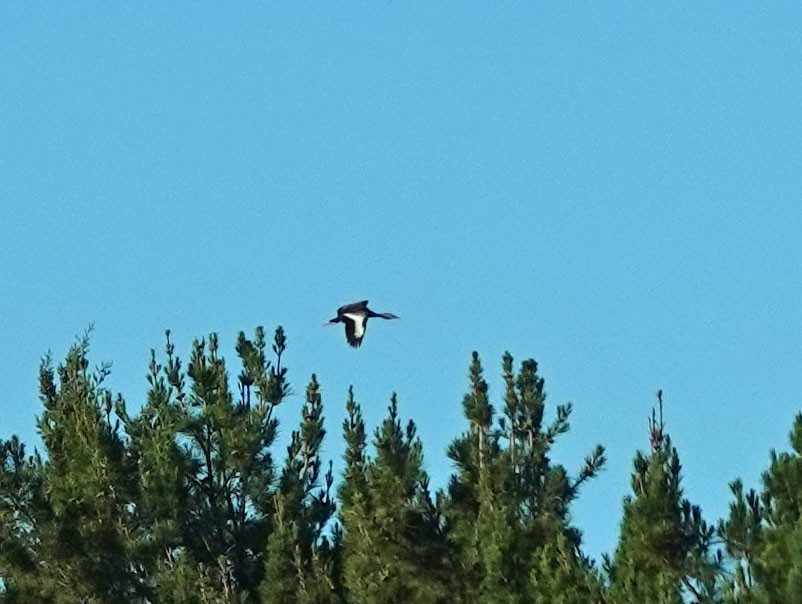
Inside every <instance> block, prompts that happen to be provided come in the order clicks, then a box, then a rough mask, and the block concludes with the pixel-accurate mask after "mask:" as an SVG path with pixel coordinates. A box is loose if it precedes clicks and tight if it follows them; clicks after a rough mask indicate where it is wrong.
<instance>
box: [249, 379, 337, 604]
mask: <svg viewBox="0 0 802 604" xmlns="http://www.w3.org/2000/svg"><path fill="white" fill-rule="evenodd" d="M319 389H320V386H319V384H318V382H317V378H316V377H315V375H312V380H311V381H310V383H309V386H308V387H307V389H306V405H305V406H304V409H303V418H302V422H301V426H300V429H299V430H296V431H294V432H293V433H292V439H291V442H290V445H289V447H288V450H287V461H286V464H285V466H284V470H283V472H282V475H281V481H280V486H279V491H278V492H277V493H276V494H275V495H274V504H275V508H274V510H273V516H272V517H273V531H272V533H271V534H270V537H269V538H268V541H267V550H266V554H265V560H266V567H265V568H266V572H265V579H264V581H263V582H262V588H261V594H262V602H263V603H264V604H269V603H273V602H275V603H276V604H293V603H298V604H306V603H309V604H313V603H319V604H325V603H327V602H336V601H337V594H336V592H335V585H334V578H333V552H332V546H331V543H330V541H329V539H328V537H327V536H326V535H325V534H324V531H325V530H326V528H327V526H328V524H329V521H330V520H331V519H332V516H333V514H334V511H335V506H334V503H333V502H332V500H331V497H330V493H331V487H332V483H333V481H334V477H333V475H332V470H331V464H329V470H328V472H327V473H326V474H325V476H324V477H323V481H324V485H323V486H322V487H321V485H320V484H319V482H320V475H321V463H322V461H321V458H320V447H321V444H322V442H323V438H324V436H325V434H326V431H325V429H324V428H323V406H322V401H321V396H320V391H319Z"/></svg>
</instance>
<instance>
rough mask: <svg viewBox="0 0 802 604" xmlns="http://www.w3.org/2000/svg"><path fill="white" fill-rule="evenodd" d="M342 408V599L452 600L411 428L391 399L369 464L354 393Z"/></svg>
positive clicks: (373, 603) (376, 602) (362, 602)
mask: <svg viewBox="0 0 802 604" xmlns="http://www.w3.org/2000/svg"><path fill="white" fill-rule="evenodd" d="M347 409H348V413H349V416H348V419H346V420H345V424H344V435H345V440H346V443H347V445H348V448H347V450H346V453H345V461H346V472H345V479H344V481H343V484H342V485H341V487H340V498H341V501H342V506H343V507H342V523H343V530H344V539H343V553H342V555H343V561H342V565H343V567H342V568H343V571H342V572H343V583H344V589H345V591H346V600H347V601H348V602H349V603H354V604H393V603H398V604H402V603H406V602H419V603H423V604H426V603H440V602H449V601H451V599H450V595H449V591H448V577H449V572H448V560H447V551H446V548H445V545H446V544H445V539H444V537H443V535H442V532H441V530H440V519H439V514H438V512H437V510H436V508H435V506H434V504H433V502H432V500H431V497H430V494H429V490H428V477H427V476H426V473H425V472H424V470H423V448H422V445H421V442H420V440H419V439H418V438H417V436H416V428H415V424H414V423H413V422H412V421H410V422H409V423H408V424H407V426H406V428H402V427H401V422H400V420H399V419H398V406H397V400H396V396H395V394H393V396H392V398H391V401H390V407H389V410H388V416H387V418H386V419H385V420H384V421H383V422H382V425H381V426H380V427H379V428H378V429H377V430H376V432H375V435H374V441H373V444H374V447H375V450H376V456H375V458H373V459H369V458H367V457H366V455H365V429H364V423H363V421H362V417H361V411H360V408H359V405H357V404H356V403H355V402H354V401H353V394H352V392H351V391H349V401H348V406H347Z"/></svg>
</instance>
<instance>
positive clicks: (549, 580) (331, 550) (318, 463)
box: [0, 327, 802, 604]
mask: <svg viewBox="0 0 802 604" xmlns="http://www.w3.org/2000/svg"><path fill="white" fill-rule="evenodd" d="M234 352H235V354H236V357H237V360H238V365H239V367H238V369H237V370H236V372H237V373H236V374H235V375H234V374H232V373H231V370H230V369H229V365H228V364H227V362H226V360H225V358H224V356H223V354H222V352H221V350H220V347H219V340H218V337H217V335H215V334H211V335H209V336H208V337H205V338H200V339H198V340H196V341H195V342H194V343H193V345H192V348H191V350H190V352H189V357H188V358H189V361H188V362H187V363H186V366H185V365H184V362H183V361H182V360H181V359H180V358H179V356H178V355H177V354H176V351H175V346H174V344H173V343H172V341H171V338H170V333H169V332H167V334H166V343H165V348H164V352H163V354H159V355H157V354H156V352H155V351H151V361H150V364H149V367H148V368H147V374H146V376H147V381H148V384H149V390H148V393H147V397H146V400H144V401H142V402H140V403H139V404H136V405H129V404H128V403H127V401H126V400H125V399H124V398H123V397H122V396H121V395H117V394H114V393H113V392H111V391H110V390H109V388H108V387H107V385H106V382H107V380H106V378H107V377H108V375H109V371H110V368H109V365H103V364H101V365H100V366H98V367H96V368H91V369H90V367H92V365H91V363H90V359H89V353H90V349H89V339H88V338H87V337H84V338H82V339H80V340H79V341H78V342H76V344H75V345H74V346H72V348H71V349H70V350H69V351H68V352H67V354H66V356H65V358H64V359H63V361H61V362H60V363H58V364H55V363H54V361H53V359H52V358H50V357H49V356H48V357H45V358H44V359H43V361H42V363H41V366H40V368H39V392H40V401H41V409H42V410H41V414H40V415H39V418H38V423H37V426H38V429H39V433H40V435H41V442H42V448H41V450H33V451H31V450H29V447H27V446H26V444H25V443H23V442H21V441H20V439H19V438H18V437H16V436H13V435H12V436H9V437H8V438H3V439H0V602H2V603H8V604H11V603H15V604H21V603H52V604H74V603H75V604H77V603H93V604H103V603H112V602H114V603H115V604H120V603H128V602H132V603H162V602H164V603H193V604H194V603H198V604H200V603H240V604H246V603H253V604H258V603H264V604H268V603H275V604H279V603H281V604H284V603H287V604H293V603H298V604H301V603H303V604H312V603H321V604H327V603H331V604H351V603H353V604H387V603H390V604H392V603H399V604H400V603H408V602H416V603H424V604H425V603H431V604H447V603H456V604H474V603H477V604H497V603H498V604H501V603H504V604H527V603H535V604H541V603H542V604H546V603H553V604H598V603H605V604H642V603H654V604H682V603H683V602H696V603H699V604H702V603H705V604H712V603H722V604H724V603H735V602H741V603H743V604H752V603H761V604H775V603H776V604H780V603H782V604H793V603H796V602H800V603H802V414H800V415H799V416H798V417H797V418H796V420H795V422H794V426H793V429H792V432H791V451H789V452H780V453H777V452H771V454H770V457H769V466H768V468H767V470H766V471H765V473H764V475H763V480H762V488H761V489H760V490H756V489H754V488H753V489H749V490H746V489H745V488H744V485H743V484H742V482H741V481H740V480H738V479H733V481H732V482H731V484H730V488H731V492H732V500H731V503H730V511H729V514H728V516H727V517H726V518H723V519H720V520H719V521H718V522H717V523H714V524H711V523H709V521H708V520H706V519H705V518H704V516H703V513H702V510H701V509H700V507H699V506H697V505H694V504H693V503H691V501H690V499H689V497H688V495H687V494H686V493H685V491H684V488H683V486H682V465H681V463H680V454H679V452H678V451H677V449H676V448H675V447H674V445H673V444H672V441H671V438H670V436H669V433H668V428H667V426H666V423H665V422H664V419H663V399H662V393H661V392H659V393H658V401H657V405H656V406H655V409H654V411H653V412H652V415H651V417H650V418H648V424H647V427H648V430H647V431H646V434H645V436H646V439H645V442H648V447H647V448H646V450H645V451H643V452H637V454H636V455H635V457H634V461H633V471H632V480H631V493H630V494H629V495H626V497H624V499H623V506H622V507H619V506H620V505H621V502H620V501H618V502H617V501H612V502H610V504H609V505H610V510H613V509H616V510H618V509H621V512H622V519H621V532H620V539H619V542H618V545H617V546H616V548H615V550H614V551H613V552H612V553H611V555H610V556H609V557H605V559H604V560H603V563H601V564H597V563H596V562H595V561H593V560H591V559H590V558H589V557H588V556H587V555H586V553H585V552H584V551H583V543H582V533H581V531H580V530H579V527H577V526H576V525H575V524H574V522H573V519H572V516H571V508H572V505H573V503H574V502H575V501H576V500H577V498H578V497H579V496H580V494H581V490H582V489H583V488H586V485H587V484H588V483H589V482H591V481H592V479H593V478H594V477H595V476H596V475H597V474H598V473H599V472H600V471H602V470H603V468H604V464H605V450H604V448H603V447H602V446H601V445H599V444H595V443H591V444H589V445H588V448H587V451H588V452H587V457H586V458H585V460H584V462H583V463H582V464H581V465H580V467H578V468H567V467H565V466H564V465H563V464H561V463H559V461H558V460H556V459H555V455H554V444H555V443H556V442H557V441H558V440H559V439H560V437H562V435H564V434H565V433H566V432H568V430H569V429H570V423H569V420H570V417H571V414H572V411H573V409H572V405H571V404H570V403H566V404H558V405H555V406H553V407H550V406H548V405H547V393H546V388H545V380H544V378H543V377H542V376H541V375H540V374H539V371H538V364H537V363H536V362H535V361H534V360H533V359H526V360H524V361H522V362H521V363H520V364H519V365H518V366H517V367H516V365H515V362H514V359H513V358H512V356H511V355H510V354H509V353H506V354H505V355H504V356H503V358H502V360H501V375H500V377H501V381H502V384H503V397H502V400H500V401H497V402H495V403H494V401H491V400H490V397H489V394H488V393H489V388H488V382H487V381H486V379H485V369H484V367H483V364H482V361H481V359H480V357H479V354H478V353H475V352H474V353H473V355H472V357H471V359H470V363H469V367H468V383H467V391H466V393H465V396H464V398H463V400H462V409H463V414H464V418H465V425H464V428H463V430H462V432H461V433H460V434H458V435H457V436H456V437H455V438H454V440H453V441H452V442H451V444H450V445H449V447H448V450H447V451H446V454H447V455H448V458H449V459H450V460H451V462H452V464H453V473H452V475H451V477H450V479H449V481H448V483H447V484H446V485H443V486H442V488H440V489H437V490H435V491H433V487H432V485H431V483H430V479H429V476H428V474H427V472H426V462H425V458H424V444H423V443H422V442H421V440H420V438H419V437H418V433H417V426H416V424H415V422H414V420H413V419H411V418H404V413H403V405H402V402H401V401H399V400H398V398H397V396H396V395H395V394H392V396H391V397H390V400H389V404H388V406H387V412H386V415H385V417H384V419H383V420H382V421H381V423H380V424H379V425H378V426H375V427H373V428H371V427H369V426H366V425H365V421H364V419H363V415H362V409H361V405H360V403H359V402H357V399H356V396H355V394H354V391H353V389H349V391H348V392H347V395H346V397H345V398H346V401H345V420H344V421H343V424H342V427H341V433H340V434H341V436H339V437H341V438H343V441H344V444H345V453H344V457H343V469H342V472H340V473H338V475H335V472H334V470H333V464H332V461H333V460H330V459H325V458H324V456H323V453H322V451H323V443H324V439H325V438H327V437H328V438H331V436H329V433H328V431H327V428H326V426H325V418H324V406H323V400H322V396H321V386H320V384H319V382H318V380H317V377H316V376H315V375H312V376H310V378H309V380H308V382H307V386H306V390H305V397H304V399H303V404H302V406H301V413H300V418H299V420H298V423H297V425H296V427H295V428H294V429H292V430H291V431H290V432H288V434H289V439H288V444H287V445H286V451H284V452H283V453H279V452H278V451H277V450H276V449H277V443H276V440H277V434H278V428H279V426H278V420H277V419H276V415H275V409H276V408H277V407H278V406H279V405H281V404H282V403H283V402H284V401H285V399H286V397H287V395H288V394H289V392H290V382H289V377H288V375H287V370H286V368H285V366H284V363H283V361H284V356H285V354H286V353H287V338H286V335H285V333H284V330H283V329H282V328H281V327H278V328H276V330H275V332H274V335H273V338H272V342H271V341H269V340H268V338H267V337H266V334H265V331H264V329H263V328H261V327H259V328H257V329H256V330H255V332H254V334H253V336H252V337H250V338H249V337H247V336H246V335H245V334H244V333H240V334H239V337H238V339H237V342H236V346H235V349H234ZM455 402H456V401H455ZM429 454H430V455H431V452H430V453H429ZM435 454H437V452H435Z"/></svg>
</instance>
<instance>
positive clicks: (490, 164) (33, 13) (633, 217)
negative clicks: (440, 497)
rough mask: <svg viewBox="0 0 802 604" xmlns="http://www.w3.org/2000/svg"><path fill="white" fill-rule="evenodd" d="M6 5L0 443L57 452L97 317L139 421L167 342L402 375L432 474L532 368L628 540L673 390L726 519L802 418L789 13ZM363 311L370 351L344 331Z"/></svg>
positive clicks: (797, 120)
mask: <svg viewBox="0 0 802 604" xmlns="http://www.w3.org/2000/svg"><path fill="white" fill-rule="evenodd" d="M158 4H159V6H153V7H148V8H144V7H143V5H141V4H138V3H107V2H97V3H90V2H84V3H56V4H53V3H34V2H5V3H3V5H2V7H0V83H1V84H0V210H1V212H0V249H1V250H2V255H0V284H1V287H0V334H2V342H3V346H4V351H5V353H4V355H3V357H4V358H3V362H2V363H0V384H2V387H0V436H2V437H8V436H9V435H10V434H11V433H19V434H21V435H22V436H23V437H24V438H25V440H27V441H31V442H33V441H34V439H35V416H36V415H37V414H38V413H39V411H40V406H39V402H38V398H37V384H36V378H37V368H38V363H39V359H40V358H41V357H42V355H43V354H44V353H46V352H47V351H48V350H52V351H53V354H54V356H55V357H56V358H57V359H58V358H60V357H63V355H64V353H65V352H66V350H67V349H68V347H69V345H70V344H71V343H72V342H73V341H74V338H75V336H76V335H77V334H80V333H82V332H83V331H84V330H85V329H86V327H87V326H88V325H89V324H90V323H94V325H95V332H94V334H93V336H92V345H93V359H94V361H95V362H96V363H98V364H99V363H100V362H101V361H106V360H107V361H112V362H113V363H114V368H113V374H112V376H111V378H110V383H111V385H112V387H113V388H114V389H115V390H119V391H121V392H122V393H123V394H124V395H125V396H126V398H127V400H128V402H129V404H130V405H132V406H137V405H139V404H140V403H141V402H142V400H143V397H144V394H145V392H146V386H147V384H146V382H145V373H146V369H147V363H148V355H149V350H150V348H152V347H155V348H157V349H159V350H161V349H162V348H163V341H164V336H163V333H164V330H165V329H166V328H170V329H172V330H173V334H174V339H175V342H176V343H177V349H178V351H180V352H181V353H182V355H183V356H184V358H186V357H187V355H188V352H189V347H190V343H191V341H192V339H193V338H194V337H196V336H202V335H204V334H207V333H208V332H210V331H216V332H218V333H219V334H220V337H221V344H222V347H223V349H224V351H225V352H226V356H227V357H228V358H229V360H231V361H232V364H231V370H232V373H236V371H238V369H239V368H238V365H237V364H236V363H235V362H233V361H235V355H234V351H233V344H234V341H235V338H236V335H237V333H238V331H239V330H245V331H246V332H248V333H252V331H253V328H254V327H255V326H256V325H259V324H263V325H265V326H266V328H267V329H268V331H269V332H272V330H273V329H274V328H275V326H276V325H278V324H282V325H284V327H285V329H286V331H287V334H288V338H289V350H288V353H287V359H286V360H287V364H288V366H289V368H290V378H291V381H292V382H293V385H294V389H295V391H296V393H297V394H296V395H295V396H294V397H291V398H290V399H288V400H287V402H286V404H285V405H286V406H285V409H284V415H283V416H282V417H284V418H288V419H289V421H291V424H286V423H285V424H283V429H284V432H285V434H286V433H287V432H288V431H289V429H290V427H291V426H294V425H295V424H296V422H297V418H298V409H299V407H300V405H301V403H302V400H303V397H302V394H303V391H304V387H305V384H306V382H307V381H308V379H309V376H310V374H311V373H312V372H316V373H317V375H318V378H319V380H320V381H321V383H322V388H323V393H324V404H325V405H326V410H327V413H326V415H327V419H328V428H329V430H330V434H331V433H332V432H334V433H335V434H334V435H332V436H333V438H332V437H330V438H329V439H328V440H327V454H328V455H329V456H331V457H333V458H335V459H336V460H339V456H340V455H341V452H342V450H341V446H340V438H339V432H340V423H341V421H342V419H343V416H344V404H343V403H344V401H345V397H346V391H347V387H348V385H349V384H353V385H354V388H355V392H356V396H357V399H358V400H359V401H360V402H361V403H362V405H363V408H364V412H365V416H366V419H367V421H368V422H369V424H370V426H371V427H374V426H375V425H376V424H377V422H378V421H380V419H381V418H382V417H383V416H384V413H385V410H386V406H387V403H388V400H389V396H390V394H391V392H392V391H394V390H395V391H397V392H398V395H399V401H400V410H401V414H402V416H403V418H404V419H406V418H409V417H412V418H414V419H415V420H416V422H417V423H418V426H419V432H420V434H421V436H422V438H423V441H424V446H425V452H426V456H427V467H428V470H429V471H430V473H431V474H432V476H433V482H434V484H435V485H436V486H442V485H443V484H444V482H445V480H446V477H447V476H448V473H449V471H450V465H449V463H448V461H447V458H446V456H445V448H446V446H447V444H448V442H449V441H450V440H451V439H452V438H453V437H454V436H456V435H457V434H458V433H459V432H461V431H462V430H464V429H465V428H466V423H465V421H464V420H463V418H462V409H461V400H462V396H463V394H464V393H465V391H466V389H467V385H468V383H467V366H468V363H469V360H470V352H471V351H472V350H474V349H475V350H478V351H479V353H480V354H481V356H482V359H483V361H484V363H485V367H486V374H487V377H488V379H489V381H490V385H491V394H492V395H494V396H495V399H494V402H495V403H496V404H497V407H500V406H501V400H500V395H501V391H502V386H501V378H500V371H501V370H500V362H501V355H502V353H503V352H504V351H505V350H509V351H510V352H511V353H512V354H513V355H514V356H515V358H516V364H517V362H519V361H521V360H523V359H524V358H527V357H534V358H535V359H536V360H537V361H538V362H539V363H540V369H541V373H542V375H543V376H544V377H545V379H546V387H547V391H548V394H549V402H550V403H551V407H550V412H551V413H553V410H554V407H553V405H554V404H556V403H562V402H567V401H572V402H573V403H574V405H575V410H574V415H573V418H572V430H571V432H569V433H568V434H567V435H566V436H565V437H564V438H563V440H562V441H561V443H560V444H559V446H558V447H557V450H556V452H555V459H556V461H559V462H563V463H565V464H566V465H567V467H568V468H569V470H570V471H572V472H575V471H576V470H577V469H578V468H579V465H580V463H581V459H582V457H583V456H584V455H585V454H587V453H588V452H590V450H591V449H592V447H593V445H595V444H596V443H597V442H601V443H602V444H604V445H605V446H606V447H607V449H608V456H609V464H608V466H607V470H606V471H605V472H604V473H603V474H602V475H601V477H599V478H598V479H597V480H595V481H594V482H592V483H590V484H588V485H587V487H586V488H585V490H584V491H583V493H582V496H581V497H580V499H579V501H578V503H577V505H576V507H575V508H574V513H575V519H576V522H577V523H578V524H579V526H580V527H581V528H582V529H583V530H584V532H585V539H586V544H587V548H588V551H589V553H590V554H591V555H594V556H598V554H599V553H600V552H603V551H610V550H611V548H612V547H613V546H614V544H615V541H616V539H617V532H618V523H619V520H620V514H621V501H622V498H623V497H624V495H626V494H627V493H628V492H629V476H630V471H631V462H632V457H633V455H634V454H635V451H636V450H637V449H638V448H643V447H646V446H647V444H648V443H647V425H646V420H647V416H648V414H649V410H650V408H651V406H652V404H653V402H654V400H655V399H654V393H655V392H656V390H657V389H658V388H662V389H663V391H664V392H665V401H666V418H667V424H668V429H669V432H670V433H671V435H672V437H673V439H674V441H675V444H676V445H677V446H678V448H679V451H680V455H681V458H682V460H683V462H684V475H685V481H684V485H685V487H686V490H687V494H688V496H689V497H690V498H691V500H692V501H694V502H695V503H698V504H700V505H702V508H703V510H704V512H705V515H706V517H707V519H708V520H710V521H715V520H716V519H717V518H719V517H720V516H722V515H723V514H724V513H725V512H726V508H727V503H728V489H727V482H728V481H730V480H732V479H733V478H735V477H736V476H742V477H743V478H744V480H745V482H746V484H747V486H757V485H758V480H759V475H760V472H761V471H762V470H763V469H764V468H765V467H766V465H767V463H768V452H769V450H770V449H771V448H779V449H783V448H786V443H787V433H788V431H789V429H790V427H791V423H792V419H793V416H794V415H795V413H796V412H797V411H799V410H800V408H801V407H802V370H801V368H802V305H801V304H800V300H802V243H800V227H802V206H801V205H800V201H801V199H802V169H801V167H802V110H801V109H800V107H802V98H800V96H801V95H800V93H801V92H802V81H801V80H802V69H800V64H801V62H802V37H800V36H799V27H800V24H802V8H801V7H800V5H799V4H798V3H771V4H766V3H741V4H737V5H734V4H732V3H729V2H710V3H705V6H704V7H696V6H692V3H663V4H662V5H660V6H658V5H650V6H648V7H645V6H643V5H638V4H637V3H628V2H618V3H606V2H593V3H591V2H577V3H572V4H571V5H570V6H569V5H567V4H566V3H536V2H532V3H528V2H507V3H496V2H493V3H490V2H488V3H481V4H480V3H474V2H467V1H460V2H448V3H446V2H405V3H387V2H377V3H355V2H348V3H340V2H325V3H323V2H321V3H290V2H284V3H272V2H271V3H266V2H259V3H256V2H242V3H235V6H231V5H230V3H224V5H214V6H213V5H211V4H209V3H195V2H192V3H190V2H183V3H179V2H170V3H158ZM363 298H368V299H370V301H371V306H372V307H374V309H375V310H378V311H391V312H394V313H396V314H398V315H400V316H401V317H402V319H401V320H400V321H392V322H384V321H379V320H377V321H375V322H372V323H371V325H370V327H369V329H368V333H367V337H366V339H365V342H364V344H363V346H362V348H360V349H359V350H352V349H350V348H349V347H348V346H346V344H345V339H344V335H343V333H342V330H341V329H339V328H337V329H334V328H322V327H321V326H320V325H321V323H322V322H323V321H325V320H327V319H329V318H331V317H332V316H333V315H334V311H335V310H336V308H337V307H338V306H339V305H341V304H344V303H347V302H351V301H354V300H359V299H363Z"/></svg>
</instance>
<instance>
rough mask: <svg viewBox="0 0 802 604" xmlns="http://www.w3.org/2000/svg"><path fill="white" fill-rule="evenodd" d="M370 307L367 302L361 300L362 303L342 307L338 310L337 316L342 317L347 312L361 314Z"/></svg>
mask: <svg viewBox="0 0 802 604" xmlns="http://www.w3.org/2000/svg"><path fill="white" fill-rule="evenodd" d="M367 307H368V301H367V300H361V301H360V302H352V303H351V304H346V305H345V306H341V307H340V308H338V309H337V314H338V315H341V314H344V313H347V312H359V311H364V310H366V309H367Z"/></svg>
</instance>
